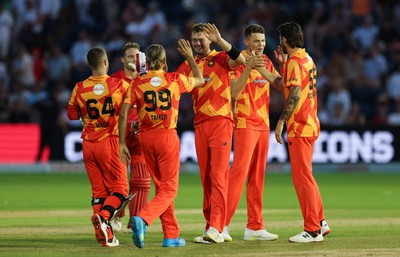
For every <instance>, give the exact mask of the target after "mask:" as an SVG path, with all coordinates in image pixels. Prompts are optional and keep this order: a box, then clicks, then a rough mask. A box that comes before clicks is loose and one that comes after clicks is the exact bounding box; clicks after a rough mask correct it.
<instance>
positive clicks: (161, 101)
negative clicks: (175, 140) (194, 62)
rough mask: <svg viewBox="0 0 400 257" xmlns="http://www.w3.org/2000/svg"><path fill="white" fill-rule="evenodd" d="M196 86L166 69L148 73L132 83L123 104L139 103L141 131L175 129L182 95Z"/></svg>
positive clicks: (189, 80)
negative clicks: (167, 71) (165, 70)
mask: <svg viewBox="0 0 400 257" xmlns="http://www.w3.org/2000/svg"><path fill="white" fill-rule="evenodd" d="M194 85H195V79H194V78H193V77H189V78H188V77H186V76H184V75H182V74H179V73H176V72H170V73H166V72H164V71H163V70H157V71H147V74H143V75H142V76H140V77H137V78H135V79H134V80H133V82H132V84H131V88H130V90H128V94H127V96H126V98H125V101H124V102H125V103H128V104H130V105H133V104H135V103H136V104H137V110H138V114H139V131H140V132H143V131H147V130H150V129H174V128H176V123H177V121H178V110H179V99H180V98H181V93H186V92H190V91H192V90H193V87H194Z"/></svg>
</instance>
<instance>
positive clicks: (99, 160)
mask: <svg viewBox="0 0 400 257" xmlns="http://www.w3.org/2000/svg"><path fill="white" fill-rule="evenodd" d="M87 61H88V64H89V66H90V68H91V69H92V76H90V77H89V78H88V79H86V80H84V81H82V82H78V83H77V84H76V85H75V87H74V89H73V91H72V93H71V98H70V100H69V104H68V110H67V113H68V118H69V119H71V120H78V119H79V118H80V117H81V118H82V121H83V131H82V139H83V143H82V148H83V160H84V162H85V167H86V171H87V173H88V176H89V180H90V184H91V186H92V208H93V213H94V214H93V216H92V223H93V227H94V230H95V234H96V239H97V240H98V242H99V243H100V244H102V245H103V246H117V245H118V244H119V242H118V240H117V239H116V238H115V236H114V233H113V231H112V229H111V227H110V225H109V220H110V219H111V218H112V217H113V215H114V213H115V211H117V210H118V209H119V208H121V206H122V203H123V202H124V201H125V197H126V195H127V193H128V181H127V174H126V166H125V164H124V163H123V162H121V160H120V155H119V143H118V119H119V112H120V108H121V105H122V103H123V100H124V98H125V96H126V94H127V90H128V87H129V84H128V83H127V82H125V81H123V80H121V79H116V78H111V77H109V76H108V75H107V72H108V67H109V63H108V58H107V54H106V52H105V51H104V49H103V48H93V49H91V50H90V51H89V52H88V54H87Z"/></svg>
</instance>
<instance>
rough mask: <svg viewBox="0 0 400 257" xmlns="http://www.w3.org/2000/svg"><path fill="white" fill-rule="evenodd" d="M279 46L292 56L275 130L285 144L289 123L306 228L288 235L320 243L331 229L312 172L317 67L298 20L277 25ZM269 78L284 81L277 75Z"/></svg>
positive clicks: (294, 176) (292, 159)
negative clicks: (283, 138)
mask: <svg viewBox="0 0 400 257" xmlns="http://www.w3.org/2000/svg"><path fill="white" fill-rule="evenodd" d="M278 31H279V37H280V46H281V47H282V50H283V52H284V53H287V54H288V55H289V58H288V60H287V61H286V66H285V73H284V76H283V78H284V79H283V80H284V90H283V94H284V97H285V107H284V110H283V112H282V115H281V117H280V118H279V120H278V124H277V126H276V129H275V138H276V140H277V141H278V142H279V143H281V144H282V143H283V140H282V137H281V135H282V131H283V126H284V124H285V122H286V127H287V141H288V147H289V155H290V164H291V167H292V179H293V184H294V187H295V189H296V193H297V198H298V200H299V203H300V207H301V210H302V214H303V218H304V231H302V232H301V233H299V234H298V235H295V236H293V237H291V238H289V241H290V242H295V243H309V242H320V241H322V240H323V239H324V238H323V236H324V235H326V234H328V233H329V232H330V228H329V226H328V224H327V223H326V221H325V216H324V209H323V204H322V198H321V194H320V192H319V188H318V185H317V182H316V181H315V179H314V176H313V174H312V156H313V150H314V143H315V141H316V140H317V138H318V136H319V133H320V125H319V120H318V116H317V103H318V101H317V88H316V80H317V69H316V66H315V64H314V61H313V59H312V58H311V57H310V55H308V53H307V52H306V51H305V49H304V48H303V44H304V43H303V31H302V29H301V27H300V25H298V24H297V23H295V22H287V23H283V24H282V25H280V26H279V27H278ZM267 78H268V80H269V81H275V83H279V82H282V81H281V78H279V77H276V75H274V74H269V76H267Z"/></svg>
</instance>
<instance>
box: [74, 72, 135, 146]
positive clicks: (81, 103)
mask: <svg viewBox="0 0 400 257" xmlns="http://www.w3.org/2000/svg"><path fill="white" fill-rule="evenodd" d="M128 88H129V84H128V83H127V82H125V81H123V80H121V79H116V78H111V77H109V76H108V75H104V76H101V77H98V78H94V77H93V76H90V77H89V78H88V79H86V80H84V81H82V82H79V83H77V84H76V85H75V87H74V89H73V91H72V93H71V98H70V100H69V104H68V117H75V118H76V119H77V118H78V115H79V113H80V115H81V116H82V118H83V121H84V127H83V130H82V136H81V137H82V139H84V140H88V141H100V140H102V139H104V138H106V137H108V136H118V119H119V115H118V114H119V112H120V109H121V105H122V103H123V100H124V98H125V95H126V93H127V90H128Z"/></svg>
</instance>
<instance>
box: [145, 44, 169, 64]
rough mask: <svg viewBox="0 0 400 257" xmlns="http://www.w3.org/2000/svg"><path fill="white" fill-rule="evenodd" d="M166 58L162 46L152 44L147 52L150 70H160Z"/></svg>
mask: <svg viewBox="0 0 400 257" xmlns="http://www.w3.org/2000/svg"><path fill="white" fill-rule="evenodd" d="M164 58H165V49H164V47H163V46H162V45H158V44H152V45H150V46H149V47H148V48H147V50H146V62H147V65H148V67H149V70H159V69H161V66H162V60H163V59H164Z"/></svg>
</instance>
